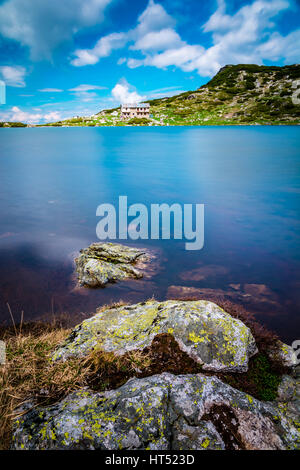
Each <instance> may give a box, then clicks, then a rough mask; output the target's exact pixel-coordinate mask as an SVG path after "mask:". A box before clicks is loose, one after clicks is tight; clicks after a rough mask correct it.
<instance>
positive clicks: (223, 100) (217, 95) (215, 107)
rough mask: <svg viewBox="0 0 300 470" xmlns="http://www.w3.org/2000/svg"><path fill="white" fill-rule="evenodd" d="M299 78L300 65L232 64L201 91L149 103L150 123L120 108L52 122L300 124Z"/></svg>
mask: <svg viewBox="0 0 300 470" xmlns="http://www.w3.org/2000/svg"><path fill="white" fill-rule="evenodd" d="M299 79H300V65H290V66H285V67H276V66H258V65H229V66H226V67H224V68H223V69H221V70H220V71H219V72H218V74H217V75H216V76H215V77H214V78H213V79H212V80H211V81H210V82H208V83H207V84H206V85H203V86H202V87H200V88H199V89H198V90H196V91H188V92H185V93H182V94H180V95H177V96H173V97H171V98H161V99H156V100H150V101H148V103H150V105H151V116H152V118H151V120H150V121H147V120H138V119H135V120H131V121H127V122H124V121H121V120H120V108H115V109H110V110H105V111H101V112H100V113H99V114H97V115H94V116H91V117H88V118H74V119H70V120H65V121H60V122H58V123H54V124H49V125H55V126H125V125H128V124H129V125H224V124H299V123H300V105H295V104H293V102H292V95H293V93H294V92H295V88H293V84H294V82H295V80H299ZM299 83H300V82H299ZM294 86H295V85H294ZM298 88H299V87H298Z"/></svg>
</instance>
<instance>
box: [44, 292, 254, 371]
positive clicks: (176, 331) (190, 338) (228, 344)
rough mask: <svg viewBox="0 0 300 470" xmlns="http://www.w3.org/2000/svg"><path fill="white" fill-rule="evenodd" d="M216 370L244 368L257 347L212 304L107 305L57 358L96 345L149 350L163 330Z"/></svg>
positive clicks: (77, 330) (116, 349)
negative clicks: (110, 306)
mask: <svg viewBox="0 0 300 470" xmlns="http://www.w3.org/2000/svg"><path fill="white" fill-rule="evenodd" d="M164 333H168V334H170V335H172V336H173V337H174V339H175V341H176V342H177V344H178V346H179V347H180V349H181V350H182V351H184V352H186V353H187V354H188V355H189V356H190V357H191V358H192V359H193V360H195V361H196V362H197V363H199V364H201V365H203V369H206V370H212V371H233V372H245V371H247V368H248V360H249V358H250V357H251V356H252V355H254V354H255V353H256V351H257V348H256V344H255V341H254V338H253V336H252V333H251V331H250V329H249V328H248V327H247V326H245V325H244V323H242V322H241V321H240V320H237V319H236V318H233V317H232V316H231V315H229V314H228V313H226V312H225V311H224V310H223V309H221V308H220V307H218V306H217V305H216V304H214V303H212V302H208V301H205V300H199V301H187V302H184V301H171V300H169V301H166V302H157V301H155V300H149V301H148V302H143V303H139V304H136V305H127V306H122V307H116V308H108V309H106V310H104V311H102V312H100V313H98V314H97V315H95V316H93V317H92V318H89V319H88V320H85V321H83V322H82V323H81V324H80V325H79V326H77V327H76V328H75V329H74V330H73V332H72V333H71V335H70V336H69V338H67V340H66V341H65V343H64V344H62V345H61V347H59V348H58V349H57V350H56V351H55V353H54V355H53V358H54V359H55V360H58V359H67V358H69V357H80V356H85V355H87V354H89V353H90V352H91V351H92V350H94V349H95V348H101V349H102V350H103V351H106V352H114V353H115V354H118V355H123V354H125V353H126V352H128V351H133V350H144V349H145V348H147V347H149V346H150V345H151V343H152V340H153V339H154V338H155V337H156V336H157V335H160V334H164Z"/></svg>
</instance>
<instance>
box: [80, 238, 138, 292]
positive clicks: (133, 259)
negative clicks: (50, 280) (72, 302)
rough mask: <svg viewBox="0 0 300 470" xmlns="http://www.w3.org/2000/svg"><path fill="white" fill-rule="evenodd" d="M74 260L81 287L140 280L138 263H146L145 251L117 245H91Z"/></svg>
mask: <svg viewBox="0 0 300 470" xmlns="http://www.w3.org/2000/svg"><path fill="white" fill-rule="evenodd" d="M80 253H81V254H80V255H79V256H78V258H76V259H75V264H76V272H77V275H78V282H79V284H80V285H82V286H88V287H101V286H105V285H106V284H107V283H108V282H115V281H122V280H124V279H128V278H135V279H138V278H141V277H143V273H142V272H141V271H140V270H139V269H138V266H137V263H138V261H140V262H142V261H146V260H147V254H146V252H145V251H142V250H138V249H137V248H131V247H128V246H125V245H120V244H118V243H93V244H92V245H90V246H89V247H88V248H85V249H84V250H81V251H80Z"/></svg>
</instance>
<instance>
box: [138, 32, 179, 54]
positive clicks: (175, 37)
mask: <svg viewBox="0 0 300 470" xmlns="http://www.w3.org/2000/svg"><path fill="white" fill-rule="evenodd" d="M180 44H182V41H181V38H180V36H179V34H177V33H176V31H174V29H171V28H165V29H162V30H160V31H151V32H149V33H147V34H145V35H144V36H141V37H140V38H139V39H138V40H137V41H136V43H135V44H134V45H133V46H132V47H131V49H135V50H142V51H148V50H158V51H161V50H164V49H169V48H171V47H176V46H179V45H180Z"/></svg>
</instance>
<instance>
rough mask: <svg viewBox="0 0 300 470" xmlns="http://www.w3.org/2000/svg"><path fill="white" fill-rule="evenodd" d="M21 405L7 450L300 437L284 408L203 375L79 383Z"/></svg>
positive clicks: (289, 445) (278, 442)
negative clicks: (105, 384) (48, 401)
mask: <svg viewBox="0 0 300 470" xmlns="http://www.w3.org/2000/svg"><path fill="white" fill-rule="evenodd" d="M23 411H25V414H24V415H23V416H21V417H20V418H18V420H16V421H15V423H14V432H13V440H12V449H34V450H40V449H51V450H52V449H99V450H101V449H102V450H103V449H107V450H117V449H150V450H151V449H152V450H168V449H177V450H192V449H199V450H204V449H224V448H226V449H248V450H250V449H251V450H252V449H259V450H260V449H261V450H266V449H269V450H277V449H280V450H284V449H296V448H299V441H300V433H299V429H298V428H297V423H296V422H295V421H294V420H293V419H292V418H291V417H289V416H288V415H286V413H285V411H284V409H283V408H281V407H279V406H278V405H276V404H275V403H264V402H260V401H259V400H256V399H255V398H253V397H251V396H249V395H247V394H245V393H243V392H241V391H238V390H236V389H234V388H232V387H230V386H229V385H226V384H224V383H223V382H221V380H219V379H218V378H216V377H212V376H209V377H208V376H204V375H202V374H196V375H182V376H174V375H172V374H168V373H163V374H161V375H156V376H152V377H148V378H145V379H131V380H129V381H128V382H127V383H126V384H125V385H123V386H122V387H120V388H118V389H117V390H112V391H108V392H104V393H95V392H92V391H90V390H87V389H86V390H81V391H78V392H76V393H73V394H71V395H69V396H67V397H66V398H65V399H63V400H62V401H61V402H59V403H57V404H55V405H53V406H49V407H44V408H43V407H34V403H31V404H30V403H29V404H27V409H26V410H23Z"/></svg>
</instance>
